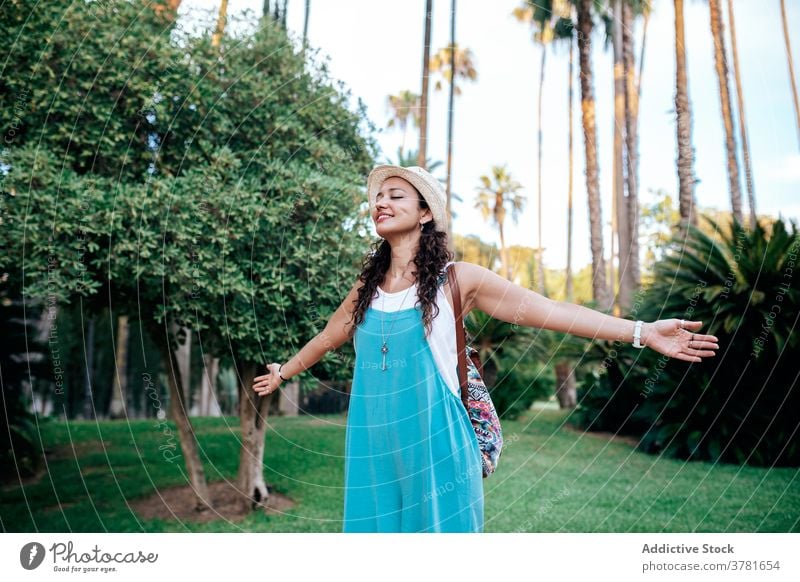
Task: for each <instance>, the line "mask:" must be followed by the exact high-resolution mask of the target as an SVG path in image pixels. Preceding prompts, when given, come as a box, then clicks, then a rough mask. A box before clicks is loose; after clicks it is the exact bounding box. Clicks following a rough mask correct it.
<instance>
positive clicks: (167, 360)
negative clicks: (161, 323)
mask: <svg viewBox="0 0 800 582" xmlns="http://www.w3.org/2000/svg"><path fill="white" fill-rule="evenodd" d="M152 338H153V340H154V341H155V342H156V344H157V345H158V348H159V350H160V351H161V356H162V358H164V364H165V371H166V376H167V387H168V389H169V400H170V405H169V410H170V418H171V419H172V420H173V422H175V425H176V427H177V429H178V439H179V440H180V443H181V451H182V452H183V456H184V458H185V459H186V471H187V474H188V476H189V483H190V484H191V486H192V490H193V491H194V494H195V496H196V499H195V507H194V509H195V511H198V512H203V511H208V510H209V509H211V508H212V504H211V496H210V494H209V491H208V485H207V484H206V476H205V471H204V470H203V463H202V462H201V460H200V452H199V447H198V446H197V435H196V434H195V432H194V428H193V427H192V424H191V422H189V417H188V416H187V414H186V401H185V399H184V396H183V389H182V387H183V382H182V379H181V371H180V366H179V362H178V358H177V356H176V355H175V352H174V351H172V347H171V346H170V341H169V337H164V330H154V333H152Z"/></svg>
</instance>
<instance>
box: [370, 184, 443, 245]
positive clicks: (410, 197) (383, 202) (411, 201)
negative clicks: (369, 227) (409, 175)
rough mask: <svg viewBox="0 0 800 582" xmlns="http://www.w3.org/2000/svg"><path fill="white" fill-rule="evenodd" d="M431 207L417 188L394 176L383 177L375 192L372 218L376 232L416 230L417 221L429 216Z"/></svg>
mask: <svg viewBox="0 0 800 582" xmlns="http://www.w3.org/2000/svg"><path fill="white" fill-rule="evenodd" d="M431 216H432V215H431V211H430V210H429V209H428V208H427V205H426V204H425V201H424V200H422V197H421V196H420V195H419V192H418V191H417V190H416V189H415V188H414V186H412V185H411V184H410V183H409V182H408V181H406V180H404V179H403V178H400V177H398V176H392V177H391V178H386V180H384V182H383V184H382V185H381V189H380V190H379V191H378V193H377V194H376V195H375V205H374V206H373V208H372V220H373V221H374V222H375V230H376V231H377V232H378V236H380V237H382V238H387V236H388V235H392V234H400V233H407V232H414V231H416V232H419V225H420V224H421V223H423V222H428V221H429V220H431Z"/></svg>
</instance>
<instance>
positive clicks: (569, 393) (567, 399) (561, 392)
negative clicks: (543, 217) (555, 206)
mask: <svg viewBox="0 0 800 582" xmlns="http://www.w3.org/2000/svg"><path fill="white" fill-rule="evenodd" d="M574 53H575V41H574V39H570V43H569V130H568V132H567V133H568V135H569V138H568V141H569V177H568V179H567V184H568V185H567V290H566V295H567V297H566V299H567V301H569V302H570V303H572V302H573V300H574V291H573V285H572V164H573V147H572V93H573V91H572V86H573V80H572V79H573V75H574V61H575V59H574ZM555 373H556V398H557V399H558V405H559V407H560V408H562V409H568V408H574V407H575V406H576V405H577V403H578V390H577V384H576V382H575V372H574V369H573V366H572V363H571V362H570V361H569V360H568V359H566V358H564V359H562V360H559V361H558V362H557V363H556V365H555Z"/></svg>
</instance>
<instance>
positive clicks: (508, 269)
mask: <svg viewBox="0 0 800 582" xmlns="http://www.w3.org/2000/svg"><path fill="white" fill-rule="evenodd" d="M497 230H498V232H499V233H500V260H501V261H502V263H503V272H504V273H505V275H506V279H508V280H509V281H511V265H509V264H508V251H507V250H506V237H505V231H504V230H503V222H502V221H499V222H498V223H497Z"/></svg>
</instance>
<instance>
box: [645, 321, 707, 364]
mask: <svg viewBox="0 0 800 582" xmlns="http://www.w3.org/2000/svg"><path fill="white" fill-rule="evenodd" d="M645 326H646V327H645V329H646V330H647V331H645V329H643V330H642V343H643V344H644V345H645V346H646V347H648V348H651V349H654V350H655V351H657V352H659V353H661V354H664V355H666V356H669V357H670V358H677V359H679V360H685V361H687V362H701V361H702V358H707V357H709V356H714V355H716V351H715V350H717V349H719V344H718V341H719V340H718V339H717V338H716V336H713V335H704V334H701V333H694V332H695V331H696V330H698V329H700V328H701V327H702V326H703V322H702V321H686V320H683V319H660V320H658V321H654V322H653V323H646V324H645Z"/></svg>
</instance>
